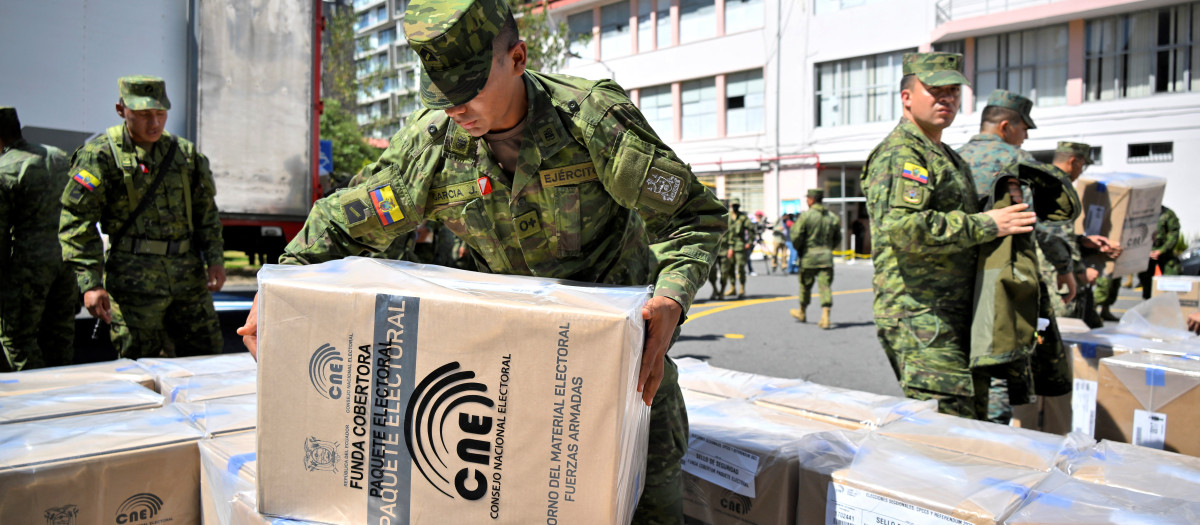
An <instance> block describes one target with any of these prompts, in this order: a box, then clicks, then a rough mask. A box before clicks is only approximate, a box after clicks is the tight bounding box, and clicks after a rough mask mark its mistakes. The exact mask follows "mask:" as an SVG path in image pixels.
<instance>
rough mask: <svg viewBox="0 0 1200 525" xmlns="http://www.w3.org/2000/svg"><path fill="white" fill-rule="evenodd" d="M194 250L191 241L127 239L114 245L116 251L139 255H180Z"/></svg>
mask: <svg viewBox="0 0 1200 525" xmlns="http://www.w3.org/2000/svg"><path fill="white" fill-rule="evenodd" d="M191 248H192V241H191V239H182V240H178V241H160V240H158V239H133V238H129V237H126V238H124V239H121V240H120V241H118V242H117V243H116V244H115V245H113V249H114V250H118V251H122V252H129V253H135V254H138V255H179V254H181V253H187V252H188V250H190V249H191Z"/></svg>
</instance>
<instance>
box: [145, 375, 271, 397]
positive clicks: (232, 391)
mask: <svg viewBox="0 0 1200 525" xmlns="http://www.w3.org/2000/svg"><path fill="white" fill-rule="evenodd" d="M162 390H163V395H164V396H166V397H167V402H169V403H176V402H179V403H186V402H197V401H205V400H209V399H217V398H222V397H232V396H243V395H247V394H254V393H255V392H257V391H258V371H257V370H253V369H252V370H239V371H236V372H228V373H224V374H206V375H200V376H188V377H164V378H162Z"/></svg>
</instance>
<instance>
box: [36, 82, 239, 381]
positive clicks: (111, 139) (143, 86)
mask: <svg viewBox="0 0 1200 525" xmlns="http://www.w3.org/2000/svg"><path fill="white" fill-rule="evenodd" d="M118 86H119V90H120V96H121V99H120V101H119V102H117V104H116V110H117V114H118V115H120V116H121V118H123V119H124V120H125V123H124V124H121V125H117V126H113V127H111V128H108V130H107V131H106V132H105V133H104V135H102V136H100V137H97V138H95V139H92V140H91V141H89V142H88V143H87V144H84V145H83V146H82V147H80V148H79V149H78V150H76V151H75V154H74V155H72V157H71V171H70V173H71V182H70V183H69V184H68V185H67V188H66V190H65V191H64V192H63V194H62V205H63V212H62V219H61V222H60V227H59V240H60V242H61V243H62V250H63V259H64V260H66V261H67V263H68V264H70V265H71V266H72V267H73V269H74V271H75V275H76V278H77V281H78V283H79V289H80V290H83V291H84V296H83V301H84V306H86V307H87V309H88V311H89V312H91V314H92V315H93V316H95V317H97V318H98V319H103V320H104V321H105V322H107V323H109V324H110V332H111V335H112V341H113V345H114V346H115V347H116V348H117V351H118V352H119V353H120V355H121V356H122V357H129V358H138V357H147V356H158V355H164V354H165V355H180V356H190V355H202V354H213V353H220V351H221V345H222V341H221V327H220V324H219V323H218V321H217V313H216V311H215V310H214V309H213V302H212V294H211V292H214V291H217V290H220V289H221V287H222V285H223V284H224V283H225V259H224V254H223V246H224V242H223V241H222V239H221V221H220V219H219V217H218V216H217V204H216V202H215V201H214V196H215V195H216V186H214V184H213V177H212V172H211V171H209V168H208V159H207V158H205V156H204V155H203V154H201V153H200V152H198V151H196V147H195V146H194V145H192V143H191V142H190V141H188V140H186V139H184V138H182V137H176V136H173V135H171V134H170V133H167V132H166V131H164V130H163V126H164V125H165V124H166V120H167V110H169V109H170V108H171V102H170V100H168V99H167V93H166V83H165V82H164V81H163V80H162V79H161V78H157V77H146V76H131V77H122V78H121V79H119V80H118ZM160 177H161V179H160ZM156 179H160V180H159V183H158V184H155V183H154V181H155V180H156ZM143 202H144V203H145V204H143ZM139 208H141V211H140V212H139V213H136V214H135V212H136V211H137V210H138V209H139ZM96 223H99V224H100V228H101V229H102V230H103V231H104V233H106V234H108V235H109V239H108V242H109V250H108V255H107V258H105V254H104V252H103V248H102V245H101V240H100V235H99V233H98V232H97V231H96Z"/></svg>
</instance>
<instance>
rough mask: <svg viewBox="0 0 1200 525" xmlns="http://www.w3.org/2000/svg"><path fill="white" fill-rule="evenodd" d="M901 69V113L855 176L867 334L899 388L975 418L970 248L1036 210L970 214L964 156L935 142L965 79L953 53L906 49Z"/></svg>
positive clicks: (980, 380) (982, 397)
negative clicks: (868, 304)
mask: <svg viewBox="0 0 1200 525" xmlns="http://www.w3.org/2000/svg"><path fill="white" fill-rule="evenodd" d="M903 68H904V78H903V79H902V80H901V84H900V88H901V93H900V100H901V103H902V105H903V108H904V117H903V118H902V119H901V120H900V123H899V124H898V125H897V126H896V128H895V129H894V130H892V132H891V134H889V135H888V136H887V137H886V138H884V139H883V141H882V142H880V144H879V145H878V146H876V147H875V149H874V150H873V151H872V152H871V154H870V156H869V157H868V158H867V164H866V166H865V167H864V169H863V175H862V187H863V190H864V191H865V192H866V198H867V207H868V211H869V213H870V216H871V245H872V246H871V252H872V259H873V260H874V263H875V279H874V288H875V307H874V311H875V326H876V329H877V335H878V336H879V341H880V343H881V344H882V345H883V348H884V352H885V353H886V354H887V357H888V361H889V362H890V363H891V365H892V370H893V371H894V372H895V374H896V378H897V379H898V380H899V381H900V386H901V387H902V388H903V389H904V392H905V394H906V395H907V396H909V397H912V398H915V399H936V400H937V401H938V410H940V411H942V412H945V413H949V414H956V415H960V416H963V417H971V418H983V417H985V415H986V410H987V408H986V407H987V405H986V402H987V386H988V377H987V374H986V373H984V372H981V371H973V370H971V369H970V368H969V366H968V358H969V352H970V327H971V312H972V301H973V294H974V290H975V275H976V269H977V268H976V266H977V264H976V260H977V258H978V247H979V245H980V244H983V243H986V242H990V241H992V240H994V239H996V238H997V237H1002V236H1005V235H1011V234H1015V233H1024V232H1028V231H1031V230H1032V229H1033V223H1034V222H1035V220H1036V219H1035V216H1034V214H1033V213H1032V212H1027V211H1024V210H1025V208H1027V205H1025V204H1016V205H1013V206H1009V207H1007V208H1002V209H998V210H989V211H987V212H983V213H980V210H979V203H978V200H977V198H976V192H975V183H974V181H973V180H972V179H971V174H970V172H969V169H968V167H967V165H966V162H965V161H963V159H962V158H961V157H959V156H958V154H957V153H955V152H954V150H952V149H950V148H949V147H948V146H946V145H945V144H943V143H942V141H941V138H942V131H943V130H944V129H946V128H947V127H949V126H950V124H951V123H953V121H954V117H955V116H956V115H957V114H958V109H959V104H960V103H961V88H960V86H961V85H962V84H967V79H966V78H965V77H963V75H962V55H959V54H957V53H909V54H907V55H905V56H904V61H903Z"/></svg>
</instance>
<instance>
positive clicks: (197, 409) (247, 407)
mask: <svg viewBox="0 0 1200 525" xmlns="http://www.w3.org/2000/svg"><path fill="white" fill-rule="evenodd" d="M175 406H176V407H177V408H179V411H180V412H183V413H184V415H186V416H187V417H188V419H191V421H192V423H195V424H196V426H199V427H200V428H201V429H202V430H204V435H205V437H215V436H223V435H227V434H236V433H238V432H246V431H250V430H254V429H255V428H256V427H257V426H258V396H256V395H254V394H249V395H241V396H233V397H221V398H217V399H210V400H208V401H200V402H196V403H175Z"/></svg>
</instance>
